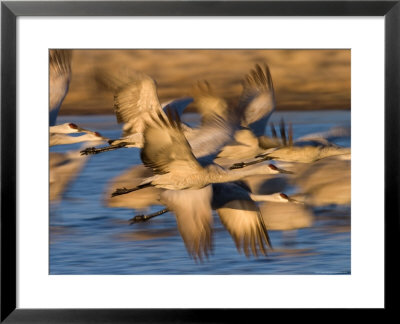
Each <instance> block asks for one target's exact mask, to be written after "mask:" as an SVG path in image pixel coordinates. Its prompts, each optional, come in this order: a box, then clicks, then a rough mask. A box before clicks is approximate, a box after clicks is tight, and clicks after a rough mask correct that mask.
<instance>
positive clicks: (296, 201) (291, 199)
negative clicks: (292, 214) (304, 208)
mask: <svg viewBox="0 0 400 324" xmlns="http://www.w3.org/2000/svg"><path fill="white" fill-rule="evenodd" d="M288 200H289V202H291V203H293V204H301V205H304V202H302V201H300V200H297V199H294V198H291V197H288Z"/></svg>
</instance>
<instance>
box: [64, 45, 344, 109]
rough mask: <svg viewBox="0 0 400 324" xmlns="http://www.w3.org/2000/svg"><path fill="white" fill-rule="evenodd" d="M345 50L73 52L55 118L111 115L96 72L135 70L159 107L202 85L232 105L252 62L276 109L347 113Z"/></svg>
mask: <svg viewBox="0 0 400 324" xmlns="http://www.w3.org/2000/svg"><path fill="white" fill-rule="evenodd" d="M350 59H351V52H350V50H74V51H73V56H72V71H73V74H72V80H71V84H70V89H69V93H68V96H67V97H66V98H65V101H64V103H63V106H62V109H61V111H60V114H61V115H68V114H69V115H71V114H78V115H81V114H112V113H113V110H112V107H113V95H112V94H111V93H110V92H108V91H106V90H104V89H101V88H99V87H98V86H97V85H96V83H95V82H93V73H94V71H95V70H96V69H97V68H99V67H101V68H105V69H110V70H113V69H116V68H117V67H119V66H122V67H124V68H126V69H128V70H130V69H131V70H136V71H141V72H144V73H146V74H148V75H149V76H151V77H152V78H154V79H155V80H156V81H157V84H158V95H159V97H160V100H161V102H164V101H168V100H170V99H174V98H178V97H184V96H188V95H190V92H191V89H192V86H193V85H194V84H195V83H196V82H197V81H198V80H208V81H209V82H210V84H211V85H212V86H213V87H214V88H215V91H216V93H217V94H218V95H220V96H222V97H224V98H225V99H227V100H228V101H230V102H235V101H236V100H237V99H238V97H239V95H240V93H241V90H242V88H241V80H242V79H243V76H244V75H245V74H247V73H248V72H249V70H250V69H251V68H253V67H254V65H255V64H256V63H263V62H266V63H268V64H269V66H270V68H271V73H272V77H273V80H274V86H275V91H276V100H277V110H325V109H336V110H337V109H340V110H346V109H350V82H351V80H350Z"/></svg>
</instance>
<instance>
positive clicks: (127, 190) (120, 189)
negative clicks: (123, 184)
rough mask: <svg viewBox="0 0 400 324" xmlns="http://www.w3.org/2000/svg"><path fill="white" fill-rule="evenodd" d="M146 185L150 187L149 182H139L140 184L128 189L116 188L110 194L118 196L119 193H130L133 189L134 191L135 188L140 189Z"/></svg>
mask: <svg viewBox="0 0 400 324" xmlns="http://www.w3.org/2000/svg"><path fill="white" fill-rule="evenodd" d="M147 187H152V184H151V182H149V183H145V184H141V185H139V186H137V187H134V188H130V189H127V188H118V189H116V190H115V191H114V192H113V193H112V194H111V197H115V196H119V195H125V194H127V193H130V192H133V191H136V190H140V189H143V188H147Z"/></svg>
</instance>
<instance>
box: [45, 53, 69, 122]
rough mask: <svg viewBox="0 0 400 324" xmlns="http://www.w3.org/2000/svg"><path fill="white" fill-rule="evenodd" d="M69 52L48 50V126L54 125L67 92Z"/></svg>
mask: <svg viewBox="0 0 400 324" xmlns="http://www.w3.org/2000/svg"><path fill="white" fill-rule="evenodd" d="M71 57H72V51H71V50H61V49H57V50H50V52H49V74H50V80H49V82H50V106H49V110H50V126H54V125H55V123H56V119H57V115H58V111H59V110H60V107H61V103H62V101H63V100H64V97H65V96H66V94H67V92H68V87H69V82H70V79H71Z"/></svg>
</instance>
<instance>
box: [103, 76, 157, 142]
mask: <svg viewBox="0 0 400 324" xmlns="http://www.w3.org/2000/svg"><path fill="white" fill-rule="evenodd" d="M128 73H129V74H128ZM96 80H97V82H98V83H99V84H100V85H102V86H104V87H106V88H108V89H109V90H111V91H113V92H114V112H115V115H116V117H117V122H118V123H125V125H124V129H123V131H124V132H123V136H127V135H129V134H132V133H142V132H143V130H144V128H145V123H146V121H147V120H148V119H149V116H150V114H152V113H158V112H159V111H161V105H160V102H159V100H158V96H157V88H156V84H155V82H154V80H153V79H152V78H150V77H149V76H148V75H146V74H144V73H139V72H134V73H132V72H129V71H127V70H126V69H125V70H122V69H121V70H120V71H119V72H118V73H115V72H109V71H105V70H100V71H97V73H96Z"/></svg>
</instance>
